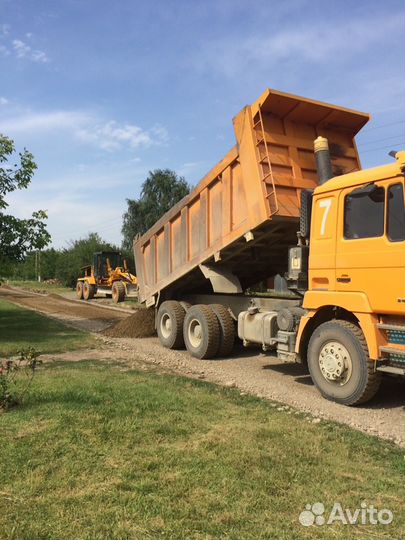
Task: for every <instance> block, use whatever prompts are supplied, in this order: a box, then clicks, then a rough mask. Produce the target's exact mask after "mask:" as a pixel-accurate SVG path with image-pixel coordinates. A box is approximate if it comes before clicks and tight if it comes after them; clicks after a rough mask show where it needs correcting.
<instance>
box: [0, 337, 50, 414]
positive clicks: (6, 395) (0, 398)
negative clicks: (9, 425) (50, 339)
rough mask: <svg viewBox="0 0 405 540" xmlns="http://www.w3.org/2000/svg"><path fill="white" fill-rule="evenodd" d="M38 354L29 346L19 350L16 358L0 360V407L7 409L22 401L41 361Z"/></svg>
mask: <svg viewBox="0 0 405 540" xmlns="http://www.w3.org/2000/svg"><path fill="white" fill-rule="evenodd" d="M40 354H41V353H40V352H38V351H36V350H35V349H34V348H32V347H29V348H28V349H24V350H22V351H20V352H19V355H20V356H19V357H18V358H16V359H10V360H3V361H0V409H3V410H7V409H9V408H10V407H13V406H15V405H19V404H21V403H22V402H23V400H24V397H25V396H26V395H27V394H28V391H29V389H30V386H31V383H32V380H33V378H34V375H35V371H36V369H37V367H38V365H39V364H40V363H41V360H38V357H39V356H40Z"/></svg>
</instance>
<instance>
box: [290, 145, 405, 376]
mask: <svg viewBox="0 0 405 540" xmlns="http://www.w3.org/2000/svg"><path fill="white" fill-rule="evenodd" d="M404 169H405V152H398V153H397V154H396V159H395V163H393V164H390V165H385V166H382V167H376V168H374V169H368V170H365V171H358V172H355V173H351V174H346V175H343V176H339V177H335V178H332V179H330V180H328V181H327V182H325V183H324V184H323V185H321V186H319V187H317V188H316V189H315V191H314V194H313V204H312V220H311V234H310V242H309V246H310V248H309V263H308V290H307V291H306V292H305V294H304V299H303V308H305V309H306V310H308V311H307V313H306V315H305V316H303V317H302V318H301V321H300V327H299V330H298V335H297V344H296V352H297V353H299V354H301V355H303V357H304V358H305V359H307V351H308V343H309V340H310V337H311V335H312V333H313V331H314V328H316V327H317V326H319V325H320V324H323V323H325V322H327V321H331V320H334V319H336V318H338V319H339V320H346V321H348V322H350V321H351V322H353V323H354V324H357V325H358V326H359V327H360V329H361V331H362V334H363V336H364V339H365V343H366V346H367V354H368V357H369V359H370V360H372V361H374V369H375V370H376V371H377V370H378V371H388V372H393V373H402V374H403V373H404V372H405V202H404V192H405V188H404ZM335 367H336V366H335ZM337 367H339V366H337ZM333 368H334V363H333V362H332V361H330V369H331V373H334V374H335V375H336V374H338V373H339V369H337V370H335V372H333ZM336 380H338V381H339V380H340V376H338V377H337V379H336Z"/></svg>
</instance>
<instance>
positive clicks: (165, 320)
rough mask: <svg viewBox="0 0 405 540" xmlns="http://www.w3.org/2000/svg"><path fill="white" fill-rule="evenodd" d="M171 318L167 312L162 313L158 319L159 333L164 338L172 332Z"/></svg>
mask: <svg viewBox="0 0 405 540" xmlns="http://www.w3.org/2000/svg"><path fill="white" fill-rule="evenodd" d="M172 327H173V326H172V320H171V318H170V315H169V314H168V313H164V314H163V316H162V318H161V319H160V333H161V334H162V336H163V337H164V338H165V339H168V338H169V337H170V334H171V333H172Z"/></svg>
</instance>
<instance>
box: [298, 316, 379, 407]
mask: <svg viewBox="0 0 405 540" xmlns="http://www.w3.org/2000/svg"><path fill="white" fill-rule="evenodd" d="M308 368H309V372H310V374H311V378H312V380H313V382H314V384H315V386H316V387H317V388H318V390H319V391H320V393H321V394H322V395H323V396H324V397H325V398H326V399H329V400H331V401H336V402H337V403H341V404H343V405H358V404H360V403H365V402H366V401H368V400H370V399H371V398H372V397H373V396H374V395H375V394H376V392H377V390H378V388H379V386H380V381H381V374H380V373H379V372H377V371H374V362H373V361H371V360H370V359H369V358H368V350H367V343H366V340H365V338H364V335H363V332H362V331H361V329H360V328H359V327H358V326H356V325H355V324H353V323H351V322H348V321H343V320H334V321H330V322H326V323H324V324H321V325H320V326H318V328H317V329H316V330H315V331H314V333H313V334H312V336H311V339H310V341H309V345H308Z"/></svg>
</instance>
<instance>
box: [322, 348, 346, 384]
mask: <svg viewBox="0 0 405 540" xmlns="http://www.w3.org/2000/svg"><path fill="white" fill-rule="evenodd" d="M319 368H320V370H321V373H322V375H323V377H324V378H325V379H326V380H327V381H328V382H330V383H332V384H335V385H337V386H342V385H344V384H346V383H347V381H348V380H349V379H350V376H351V374H352V369H353V365H352V358H351V356H350V353H349V351H348V350H347V349H346V347H345V346H344V345H342V343H339V342H338V341H328V342H327V343H325V344H324V346H323V347H322V349H321V351H320V353H319Z"/></svg>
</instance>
